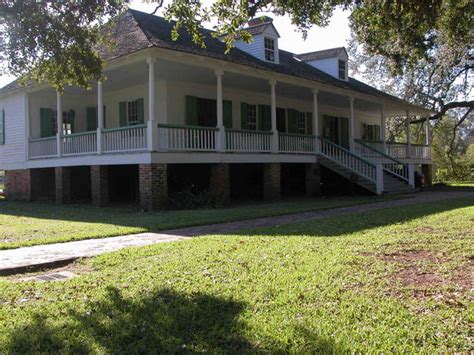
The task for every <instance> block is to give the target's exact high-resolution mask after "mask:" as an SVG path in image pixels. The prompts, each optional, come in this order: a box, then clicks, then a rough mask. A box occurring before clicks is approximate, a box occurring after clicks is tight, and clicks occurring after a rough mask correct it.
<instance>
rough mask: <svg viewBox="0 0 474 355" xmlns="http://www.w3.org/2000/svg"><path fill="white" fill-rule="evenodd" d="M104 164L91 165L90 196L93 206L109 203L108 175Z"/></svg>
mask: <svg viewBox="0 0 474 355" xmlns="http://www.w3.org/2000/svg"><path fill="white" fill-rule="evenodd" d="M108 175H109V174H108V167H107V166H106V165H93V166H91V195H92V196H91V197H92V203H93V204H94V205H95V206H98V207H103V206H106V205H108V204H109V176H108Z"/></svg>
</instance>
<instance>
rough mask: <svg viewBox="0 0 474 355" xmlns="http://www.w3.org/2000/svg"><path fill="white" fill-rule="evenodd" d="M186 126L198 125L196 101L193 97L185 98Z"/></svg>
mask: <svg viewBox="0 0 474 355" xmlns="http://www.w3.org/2000/svg"><path fill="white" fill-rule="evenodd" d="M186 124H187V125H188V126H197V125H198V100H197V97H195V96H186Z"/></svg>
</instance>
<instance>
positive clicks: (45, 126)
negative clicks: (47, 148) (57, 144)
mask: <svg viewBox="0 0 474 355" xmlns="http://www.w3.org/2000/svg"><path fill="white" fill-rule="evenodd" d="M52 120H53V111H52V110H51V109H49V108H40V121H41V138H44V137H51V136H52V135H53V124H52Z"/></svg>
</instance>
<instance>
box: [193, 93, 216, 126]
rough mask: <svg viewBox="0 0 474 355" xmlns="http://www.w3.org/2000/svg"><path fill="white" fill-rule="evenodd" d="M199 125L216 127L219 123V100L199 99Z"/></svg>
mask: <svg viewBox="0 0 474 355" xmlns="http://www.w3.org/2000/svg"><path fill="white" fill-rule="evenodd" d="M197 123H198V126H204V127H215V126H216V125H217V102H216V100H212V99H201V98H198V100H197Z"/></svg>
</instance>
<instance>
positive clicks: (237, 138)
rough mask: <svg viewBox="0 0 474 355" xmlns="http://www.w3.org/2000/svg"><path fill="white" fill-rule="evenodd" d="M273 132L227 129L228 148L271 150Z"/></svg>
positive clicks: (235, 149)
mask: <svg viewBox="0 0 474 355" xmlns="http://www.w3.org/2000/svg"><path fill="white" fill-rule="evenodd" d="M272 136H273V133H272V132H266V131H249V130H236V129H227V130H226V150H227V151H230V152H263V153H265V152H271V150H272Z"/></svg>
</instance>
